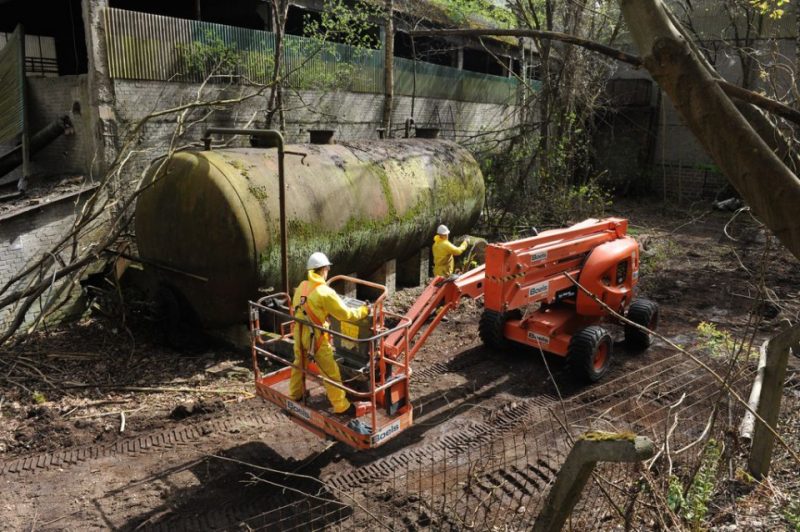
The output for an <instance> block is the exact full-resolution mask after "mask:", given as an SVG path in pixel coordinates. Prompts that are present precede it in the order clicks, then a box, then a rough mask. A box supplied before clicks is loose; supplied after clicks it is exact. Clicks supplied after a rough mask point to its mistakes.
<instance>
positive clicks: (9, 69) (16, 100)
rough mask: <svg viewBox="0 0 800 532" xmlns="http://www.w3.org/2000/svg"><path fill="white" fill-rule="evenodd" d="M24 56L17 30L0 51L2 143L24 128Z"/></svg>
mask: <svg viewBox="0 0 800 532" xmlns="http://www.w3.org/2000/svg"><path fill="white" fill-rule="evenodd" d="M23 54H24V51H23V50H22V46H21V39H20V30H19V28H17V30H15V31H14V33H13V34H12V35H11V38H10V39H9V41H8V42H7V43H6V45H5V47H4V48H3V49H2V50H0V142H6V141H9V140H12V139H14V138H15V137H17V136H18V135H20V134H21V133H22V130H23V127H24V116H25V115H24V105H25V101H24V97H25V94H24V89H23V87H24V83H25V73H24V59H23Z"/></svg>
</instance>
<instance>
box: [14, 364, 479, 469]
mask: <svg viewBox="0 0 800 532" xmlns="http://www.w3.org/2000/svg"><path fill="white" fill-rule="evenodd" d="M484 360H485V356H484V355H483V354H482V353H480V352H477V353H470V354H469V355H468V356H466V357H463V358H462V359H458V360H457V361H450V362H447V363H441V362H436V363H434V364H432V365H431V366H428V367H426V368H424V369H422V370H420V371H419V372H415V373H413V374H412V386H413V385H414V383H419V384H425V383H427V382H429V381H430V380H432V379H434V378H436V377H438V376H441V375H444V374H447V373H454V372H458V371H462V370H464V369H466V368H468V367H471V366H474V365H477V364H480V363H481V362H483V361H484ZM258 401H261V400H260V399H258V398H256V399H252V400H250V401H248V402H247V403H242V404H247V405H252V404H253V403H252V402H258ZM262 410H263V411H259V412H255V413H250V414H247V415H244V416H241V415H240V414H239V413H238V412H236V411H235V410H234V411H231V410H228V412H227V413H226V414H225V415H224V417H222V418H220V419H212V420H209V421H203V422H200V423H196V424H193V425H188V426H183V427H175V428H170V429H166V430H160V431H155V432H150V433H147V434H143V435H139V436H134V437H131V438H125V439H122V440H118V441H116V442H114V443H111V444H108V443H106V444H100V445H89V446H82V447H76V448H67V449H62V450H58V451H53V452H49V453H40V454H35V455H23V456H20V457H17V458H14V459H11V460H8V461H2V462H0V477H2V476H7V475H29V474H36V473H40V472H43V471H48V470H50V469H66V468H70V467H74V466H76V465H78V464H82V463H85V462H89V461H91V460H97V459H99V458H106V457H113V456H132V457H135V456H139V455H143V454H146V453H148V452H152V451H165V450H170V449H177V448H178V447H179V446H186V445H192V444H194V443H197V442H200V441H202V440H204V439H205V438H206V437H208V436H210V435H211V434H214V433H219V432H230V431H232V430H236V429H246V428H255V427H259V426H267V425H274V424H276V423H283V422H290V419H289V417H288V416H287V415H286V414H284V413H283V412H281V411H279V410H277V409H276V408H275V407H273V406H271V405H268V404H266V403H264V405H263V407H262Z"/></svg>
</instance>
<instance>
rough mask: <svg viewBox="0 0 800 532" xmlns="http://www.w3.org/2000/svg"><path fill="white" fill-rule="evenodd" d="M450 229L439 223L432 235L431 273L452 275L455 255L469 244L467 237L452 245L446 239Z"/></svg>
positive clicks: (444, 275) (459, 253)
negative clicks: (434, 234)
mask: <svg viewBox="0 0 800 532" xmlns="http://www.w3.org/2000/svg"><path fill="white" fill-rule="evenodd" d="M448 235H450V229H448V228H447V226H446V225H440V226H439V228H438V229H437V230H436V236H435V237H433V275H440V276H442V277H450V276H451V275H453V269H454V267H455V261H454V260H453V257H457V256H459V255H461V254H462V253H464V251H465V250H466V249H467V246H468V245H469V239H466V238H465V239H464V242H462V243H461V245H460V246H454V245H453V244H452V243H451V242H450V240H449V239H448Z"/></svg>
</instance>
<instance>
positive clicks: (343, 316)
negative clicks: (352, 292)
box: [292, 271, 369, 328]
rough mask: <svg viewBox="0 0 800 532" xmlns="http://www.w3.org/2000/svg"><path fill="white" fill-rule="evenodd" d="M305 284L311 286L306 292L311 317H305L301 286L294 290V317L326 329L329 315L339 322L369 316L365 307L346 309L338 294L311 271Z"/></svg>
mask: <svg viewBox="0 0 800 532" xmlns="http://www.w3.org/2000/svg"><path fill="white" fill-rule="evenodd" d="M305 282H306V283H310V284H311V287H310V288H311V289H310V290H308V302H307V303H308V310H309V311H310V312H311V314H313V316H306V308H305V306H304V305H303V303H304V302H303V301H302V298H303V292H304V290H303V289H302V288H303V286H302V284H301V285H300V286H298V287H297V290H295V292H294V297H293V298H292V307H294V308H295V309H297V314H296V317H298V318H301V319H308V320H309V321H310V322H312V323H316V324H317V325H320V326H322V327H325V328H328V326H329V324H328V316H329V315H332V316H333V317H334V318H336V319H337V320H339V321H358V320H360V319H362V318H365V317H367V314H369V309H368V308H367V307H366V306H361V307H359V308H357V309H349V308H347V307H346V306H345V305H344V302H343V301H342V300H341V298H340V297H339V294H337V293H336V291H335V290H334V289H333V288H331V287H330V286H328V285H327V284H325V280H324V279H323V278H322V277H320V276H319V275H317V274H316V273H314V272H313V271H309V272H308V280H307V281H305Z"/></svg>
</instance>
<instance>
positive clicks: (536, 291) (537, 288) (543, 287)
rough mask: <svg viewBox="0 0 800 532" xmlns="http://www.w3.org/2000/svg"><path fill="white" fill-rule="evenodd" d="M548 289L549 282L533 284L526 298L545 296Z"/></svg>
mask: <svg viewBox="0 0 800 532" xmlns="http://www.w3.org/2000/svg"><path fill="white" fill-rule="evenodd" d="M549 289H550V281H545V282H543V283H539V284H535V285H533V286H531V287H530V288H529V289H528V297H534V296H538V295H542V294H547V291H548V290H549Z"/></svg>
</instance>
